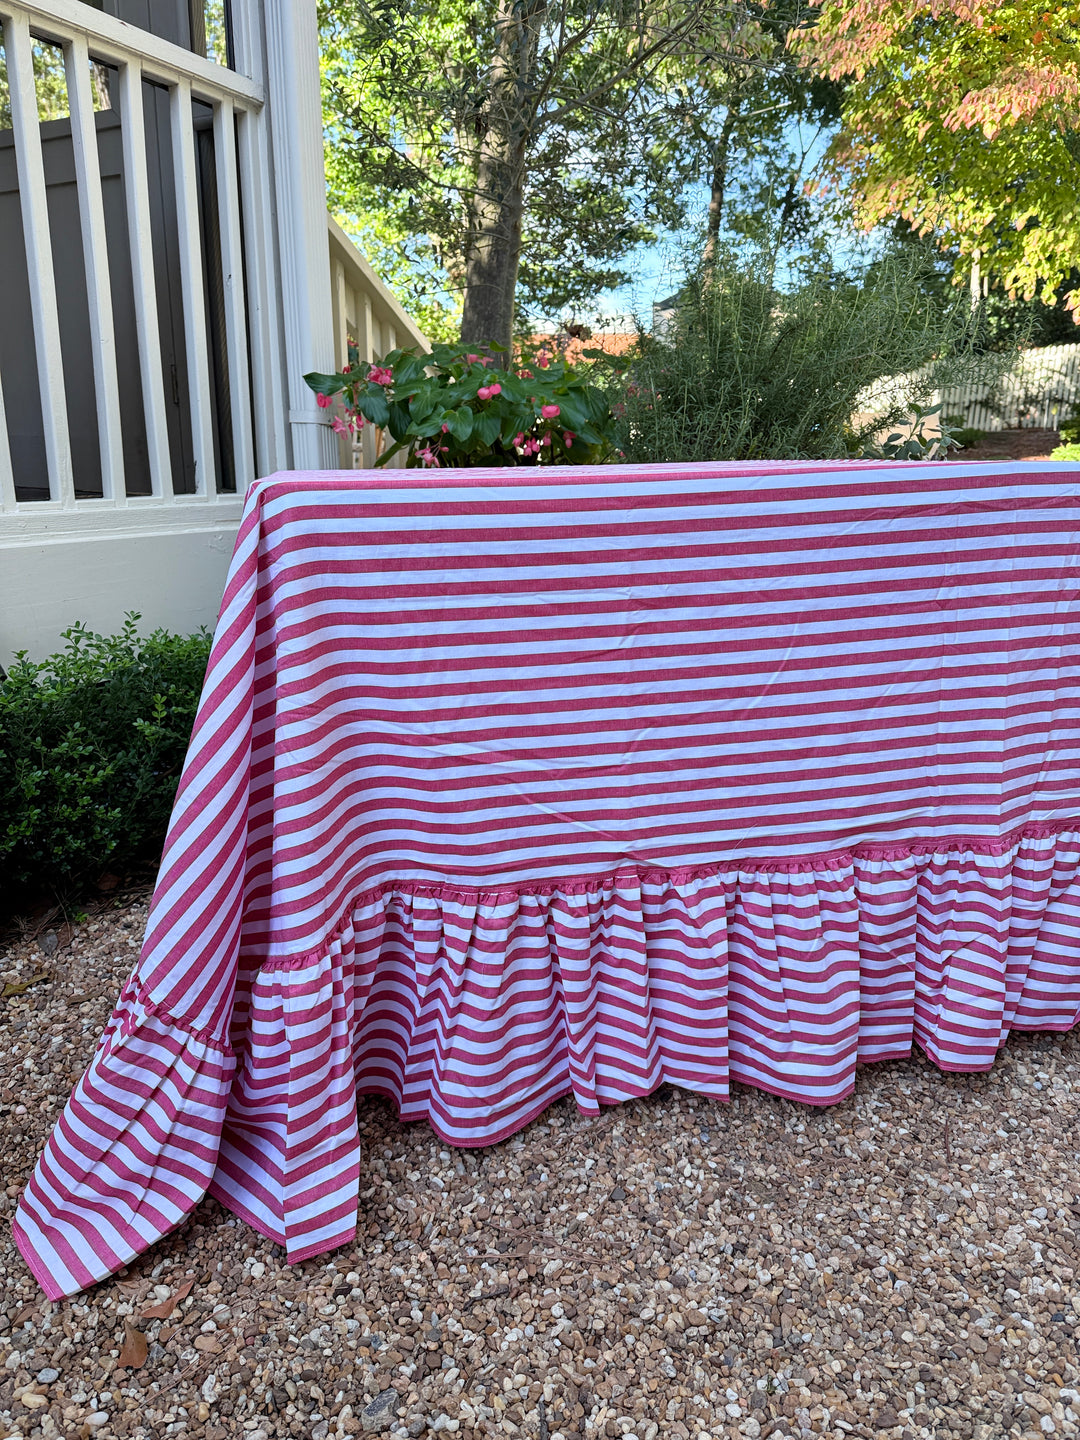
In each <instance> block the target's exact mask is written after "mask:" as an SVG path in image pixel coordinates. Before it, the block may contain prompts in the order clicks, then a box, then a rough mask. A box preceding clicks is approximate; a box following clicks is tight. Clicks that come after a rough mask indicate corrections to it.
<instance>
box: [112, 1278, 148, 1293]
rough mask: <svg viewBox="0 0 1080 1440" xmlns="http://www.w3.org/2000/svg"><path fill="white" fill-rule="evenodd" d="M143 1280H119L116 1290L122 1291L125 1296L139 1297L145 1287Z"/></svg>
mask: <svg viewBox="0 0 1080 1440" xmlns="http://www.w3.org/2000/svg"><path fill="white" fill-rule="evenodd" d="M143 1283H144V1282H143V1281H142V1280H118V1281H117V1282H116V1288H117V1289H118V1290H122V1291H123V1292H124V1294H125V1295H137V1294H138V1293H139V1291H140V1290H141V1289H142V1287H143Z"/></svg>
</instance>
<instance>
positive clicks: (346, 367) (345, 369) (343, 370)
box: [341, 365, 352, 375]
mask: <svg viewBox="0 0 1080 1440" xmlns="http://www.w3.org/2000/svg"><path fill="white" fill-rule="evenodd" d="M351 370H352V366H351V365H342V367H341V373H342V375H348V374H349V373H350V372H351Z"/></svg>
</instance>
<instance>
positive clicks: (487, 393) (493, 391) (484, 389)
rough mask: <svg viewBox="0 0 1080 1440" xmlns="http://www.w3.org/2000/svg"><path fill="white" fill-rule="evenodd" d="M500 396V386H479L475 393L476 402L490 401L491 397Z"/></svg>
mask: <svg viewBox="0 0 1080 1440" xmlns="http://www.w3.org/2000/svg"><path fill="white" fill-rule="evenodd" d="M501 394H502V386H501V385H481V386H480V389H479V390H477V392H476V396H477V399H478V400H490V399H491V397H492V396H493V395H501Z"/></svg>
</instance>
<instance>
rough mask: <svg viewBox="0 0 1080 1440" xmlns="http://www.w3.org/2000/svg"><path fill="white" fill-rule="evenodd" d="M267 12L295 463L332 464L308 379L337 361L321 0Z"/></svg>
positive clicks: (333, 448)
mask: <svg viewBox="0 0 1080 1440" xmlns="http://www.w3.org/2000/svg"><path fill="white" fill-rule="evenodd" d="M263 13H264V17H265V27H266V87H267V103H268V106H269V111H270V133H271V143H272V146H273V169H274V198H275V201H276V208H277V228H278V255H279V258H280V264H281V298H282V311H283V316H284V338H285V389H286V393H287V395H288V403H289V422H290V430H291V432H292V464H293V466H294V468H296V469H297V470H322V469H331V470H332V469H335V468H336V467H337V466H338V464H339V463H340V461H339V459H338V452H337V443H336V441H337V437H336V436H335V435H334V433H333V431H332V430H331V429H330V427H329V426H328V425H327V424H326V421H325V418H324V416H323V414H322V412H321V411H320V410H319V408H318V406H317V405H316V404H315V396H314V395H313V393H312V392H311V391H310V390H309V389H308V387H307V385H305V383H304V375H305V373H306V372H307V371H309V370H320V371H329V370H332V369H333V368H334V326H333V308H332V304H331V295H330V260H329V253H328V241H327V217H326V173H325V170H324V167H323V139H322V98H321V94H320V87H319V27H318V15H317V12H316V0H264V4H263Z"/></svg>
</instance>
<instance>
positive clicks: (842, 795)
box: [14, 462, 1080, 1298]
mask: <svg viewBox="0 0 1080 1440" xmlns="http://www.w3.org/2000/svg"><path fill="white" fill-rule="evenodd" d="M1078 520H1080V466H1076V465H1067V464H1053V463H1028V464H998V465H989V464H977V463H967V464H953V463H943V462H936V463H933V464H921V465H920V464H891V465H872V464H862V463H854V464H843V465H832V466H829V465H820V464H818V465H810V464H791V465H786V464H785V465H782V466H780V465H765V464H763V465H757V466H747V465H720V464H717V465H707V466H696V467H695V466H664V467H656V468H649V467H619V468H606V469H596V470H587V471H583V470H576V471H575V470H568V469H550V470H546V471H544V470H530V471H472V472H444V473H432V472H400V471H399V472H395V473H393V474H392V475H391V474H384V473H379V472H376V473H328V474H281V475H276V476H272V477H270V478H269V479H267V480H263V481H260V482H258V483H256V484H255V485H254V486H253V487H252V489H251V490H250V492H249V494H248V496H247V503H246V507H245V511H244V517H243V521H242V524H241V527H240V533H239V536H238V539H237V544H236V552H235V556H234V559H233V564H232V569H231V572H230V577H229V581H228V587H227V590H226V595H225V600H224V602H223V606H222V611H221V616H220V620H219V623H218V627H217V632H216V636H215V640H214V646H213V653H212V656H211V662H210V667H209V671H208V674H207V678H206V684H205V689H204V693H203V697H202V703H201V706H200V709H199V714H198V719H197V722H196V726H195V731H194V735H193V739H192V744H191V748H190V752H189V755H188V758H187V763H186V766H185V769H184V773H183V777H182V780H181V783H180V788H179V792H178V794H177V799H176V806H175V810H174V814H173V819H172V823H171V827H170V831H169V838H168V842H167V846H166V852H165V857H164V860H163V862H162V867H161V872H160V876H159V879H158V883H157V887H156V890H155V894H154V899H153V903H152V908H151V914H150V919H149V924H148V928H147V935H146V940H145V944H144V947H143V950H142V955H141V959H140V961H139V964H138V966H137V968H136V970H135V972H134V973H133V975H132V976H131V978H130V980H129V981H128V983H127V985H126V986H125V988H124V991H123V993H122V995H121V997H120V1000H119V1002H118V1004H117V1007H116V1010H115V1012H114V1014H113V1016H112V1019H111V1020H110V1022H109V1024H108V1027H107V1028H106V1031H105V1034H104V1035H103V1037H102V1039H101V1042H100V1045H99V1048H98V1050H97V1053H96V1055H95V1056H94V1059H93V1062H92V1063H91V1065H90V1067H89V1069H88V1070H87V1072H86V1075H85V1076H84V1077H83V1079H82V1080H81V1081H80V1083H79V1084H78V1086H77V1087H76V1089H75V1090H74V1092H73V1094H72V1096H71V1099H70V1100H69V1102H68V1104H67V1107H66V1109H65V1110H64V1113H63V1116H62V1118H61V1119H60V1120H59V1122H58V1123H57V1125H56V1127H55V1129H54V1131H53V1133H52V1136H51V1138H50V1139H49V1141H48V1143H47V1145H46V1147H45V1150H44V1152H43V1154H42V1156H41V1159H40V1161H39V1164H38V1166H37V1169H36V1170H35V1172H34V1175H33V1178H32V1179H31V1181H30V1183H29V1185H28V1187H27V1189H26V1192H25V1194H24V1196H23V1198H22V1202H21V1204H20V1206H19V1210H18V1215H17V1217H16V1221H15V1225H14V1231H15V1236H16V1239H17V1241H18V1243H19V1246H20V1248H21V1250H22V1253H23V1255H24V1256H25V1257H26V1259H27V1261H28V1262H29V1264H30V1265H31V1266H32V1268H33V1270H34V1273H35V1274H36V1275H37V1277H38V1279H39V1281H40V1282H41V1284H42V1286H43V1287H44V1289H45V1291H46V1293H47V1294H48V1295H50V1296H51V1297H53V1298H56V1297H59V1296H61V1295H65V1294H71V1293H73V1292H75V1291H76V1290H78V1289H80V1288H82V1287H83V1286H85V1285H87V1284H89V1283H91V1282H93V1281H94V1280H97V1279H100V1278H102V1277H103V1276H105V1275H107V1274H109V1273H111V1272H112V1271H114V1270H116V1269H117V1268H119V1267H120V1266H121V1265H123V1264H125V1263H127V1262H128V1261H129V1260H131V1259H132V1258H133V1257H134V1256H135V1255H137V1254H138V1253H140V1252H141V1251H143V1250H145V1249H146V1248H147V1247H148V1246H149V1245H151V1244H152V1243H153V1242H154V1241H155V1240H156V1239H157V1238H158V1237H160V1236H161V1235H163V1234H165V1233H166V1232H168V1231H169V1230H170V1229H171V1228H173V1227H174V1226H176V1225H177V1224H178V1223H180V1221H182V1220H183V1218H184V1217H185V1216H186V1215H187V1214H188V1213H189V1212H190V1211H191V1210H192V1208H193V1207H194V1206H195V1205H196V1204H197V1203H198V1201H199V1200H200V1199H201V1197H202V1196H203V1195H204V1194H205V1193H206V1192H207V1191H209V1192H210V1193H211V1194H212V1195H214V1196H216V1197H217V1198H218V1199H219V1200H220V1201H221V1202H222V1203H223V1204H224V1205H226V1206H227V1207H228V1208H229V1209H230V1210H232V1211H234V1212H235V1213H236V1214H237V1215H239V1216H242V1217H243V1218H244V1219H246V1220H248V1221H249V1222H250V1223H251V1224H252V1225H253V1226H255V1227H256V1228H257V1229H258V1230H259V1231H261V1232H262V1233H263V1234H265V1235H267V1236H269V1237H271V1238H272V1239H274V1240H275V1241H278V1242H279V1243H281V1244H283V1245H284V1246H286V1247H287V1252H288V1258H289V1260H290V1261H293V1262H295V1261H298V1260H300V1259H302V1258H304V1257H306V1256H310V1255H314V1254H317V1253H319V1252H320V1251H324V1250H328V1249H330V1248H332V1247H335V1246H337V1245H340V1244H342V1243H343V1242H346V1241H347V1240H349V1239H350V1237H351V1236H352V1235H353V1234H354V1231H355V1226H356V1219H357V1205H358V1189H359V1176H360V1165H361V1160H360V1153H359V1141H358V1128H357V1118H356V1097H357V1094H358V1093H371V1092H374V1093H378V1094H382V1095H386V1096H389V1097H390V1099H391V1100H392V1101H393V1102H394V1103H395V1105H397V1107H398V1109H399V1111H400V1114H401V1116H402V1118H403V1119H405V1120H426V1121H428V1122H429V1123H430V1124H431V1126H432V1127H433V1128H434V1130H435V1131H436V1132H437V1133H438V1134H439V1135H440V1136H441V1137H443V1138H444V1139H445V1140H446V1141H448V1142H449V1143H451V1144H454V1145H482V1144H489V1143H492V1142H494V1141H497V1140H499V1139H501V1138H502V1137H504V1136H507V1135H509V1134H511V1133H513V1132H514V1131H515V1130H518V1129H520V1128H521V1127H522V1126H524V1125H526V1124H527V1123H528V1121H529V1120H530V1119H531V1118H532V1117H534V1116H535V1115H536V1114H537V1113H538V1112H540V1111H541V1110H543V1109H544V1108H545V1107H546V1106H548V1105H550V1104H551V1102H552V1101H554V1100H555V1099H557V1098H558V1097H560V1096H564V1095H567V1094H571V1095H573V1097H574V1098H575V1100H576V1101H577V1103H578V1105H579V1106H580V1107H581V1108H582V1110H584V1111H585V1112H586V1113H594V1114H595V1113H596V1111H597V1108H598V1106H600V1105H602V1104H608V1103H612V1102H615V1101H620V1100H624V1099H626V1098H628V1097H631V1096H641V1095H645V1094H647V1093H649V1092H650V1091H651V1090H653V1089H654V1088H655V1087H656V1086H658V1085H660V1084H662V1083H664V1082H671V1083H673V1084H675V1085H679V1086H684V1087H687V1088H689V1089H692V1090H695V1091H698V1092H700V1093H703V1094H705V1095H710V1096H715V1097H716V1098H717V1099H722V1098H724V1097H726V1096H727V1094H728V1089H729V1084H730V1082H731V1081H732V1080H737V1081H742V1082H745V1083H748V1084H751V1085H756V1086H760V1087H762V1088H764V1089H766V1090H770V1091H772V1092H774V1093H776V1094H778V1095H782V1096H788V1097H791V1098H794V1099H798V1100H804V1101H808V1102H811V1103H815V1104H827V1103H831V1102H834V1101H837V1100H840V1099H842V1098H843V1097H844V1096H846V1095H848V1094H849V1093H850V1091H851V1090H852V1087H853V1084H854V1078H855V1067H856V1064H857V1062H860V1061H868V1060H884V1059H888V1058H891V1057H898V1056H904V1055H907V1054H908V1053H909V1051H910V1047H911V1045H912V1041H913V1040H914V1041H915V1042H916V1043H917V1044H918V1045H919V1046H921V1047H922V1049H923V1050H924V1051H925V1052H926V1054H927V1055H929V1056H930V1057H931V1059H932V1060H933V1061H934V1062H935V1063H936V1064H938V1065H939V1066H941V1067H943V1068H946V1069H955V1070H982V1069H985V1068H987V1067H988V1066H989V1065H990V1064H991V1063H992V1061H993V1058H994V1055H995V1053H996V1052H997V1050H998V1049H999V1047H1000V1046H1001V1045H1002V1044H1003V1043H1004V1041H1005V1039H1006V1037H1007V1036H1008V1034H1009V1031H1010V1030H1011V1029H1014V1028H1017V1027H1026V1028H1038V1029H1049V1030H1053V1029H1058V1030H1063V1029H1066V1028H1068V1027H1070V1026H1072V1025H1074V1024H1075V1023H1076V1021H1077V1018H1078V1013H1080V880H1078V873H1077V872H1078V868H1080V755H1078V747H1080V709H1078V703H1080V674H1078V660H1080V647H1078V630H1077V593H1078V591H1077V576H1078V555H1077V536H1078V532H1080V524H1078Z"/></svg>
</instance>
